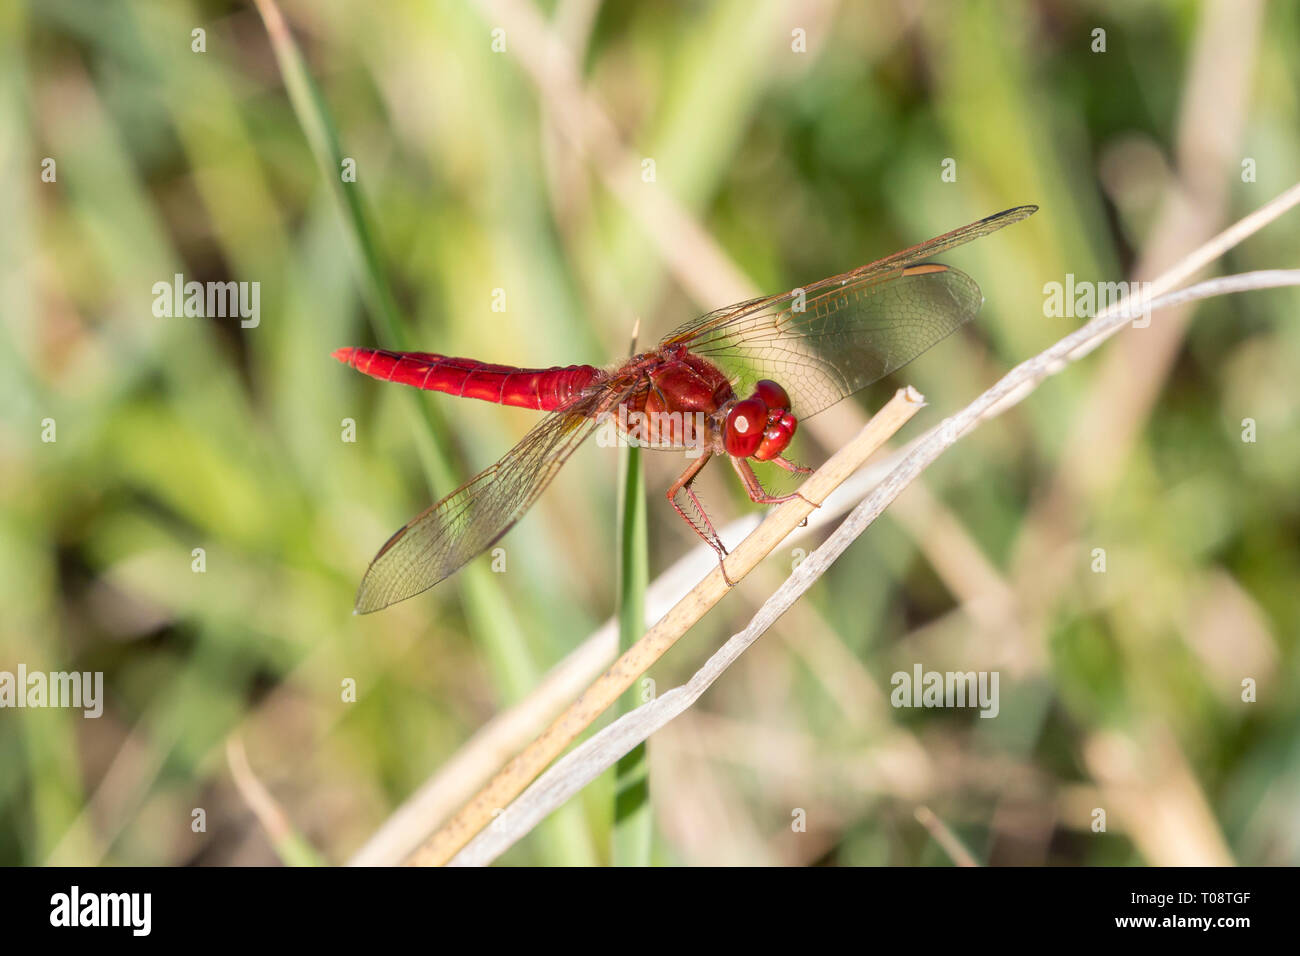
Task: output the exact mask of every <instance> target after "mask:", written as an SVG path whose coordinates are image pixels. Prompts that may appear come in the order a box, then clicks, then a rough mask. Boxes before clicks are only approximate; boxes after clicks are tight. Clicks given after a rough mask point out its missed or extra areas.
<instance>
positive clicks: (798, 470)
mask: <svg viewBox="0 0 1300 956" xmlns="http://www.w3.org/2000/svg"><path fill="white" fill-rule="evenodd" d="M772 464H774V465H776V466H777V467H778V468H784V469H785V470H786V471H792V472H794V473H795V474H796V475H811V474H812V473H813V470H812V469H811V468H809V467H808V466H807V465H796V464H795V463H794V462H792V461H791V460H790V459H789V458H784V457H782V456H780V455H777V456H776V457H775V458H773V459H772Z"/></svg>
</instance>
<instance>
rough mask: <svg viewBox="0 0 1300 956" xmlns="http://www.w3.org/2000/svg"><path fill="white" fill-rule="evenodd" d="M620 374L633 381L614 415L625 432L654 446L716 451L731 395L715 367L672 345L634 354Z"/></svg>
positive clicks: (725, 377) (725, 379)
mask: <svg viewBox="0 0 1300 956" xmlns="http://www.w3.org/2000/svg"><path fill="white" fill-rule="evenodd" d="M622 374H624V375H629V376H633V377H634V378H635V382H636V384H635V386H634V388H633V389H632V391H631V392H630V393H629V394H628V396H627V398H626V399H625V400H624V402H623V406H624V407H623V408H622V409H621V410H620V414H619V416H618V420H619V422H620V426H621V427H622V428H623V429H624V430H625V431H627V432H628V433H629V437H634V438H636V439H638V440H640V441H643V442H644V443H646V444H649V445H651V446H653V447H656V448H700V447H704V448H707V449H708V450H709V451H716V450H718V448H717V445H718V440H719V439H718V436H719V434H720V432H719V429H720V428H721V425H722V417H721V410H722V409H723V408H725V407H727V406H728V405H729V403H731V402H732V401H733V400H734V399H735V394H734V393H733V392H732V389H731V381H730V380H729V379H728V378H727V376H726V375H724V374H723V373H722V371H721V370H719V369H718V368H717V366H715V365H713V364H712V363H711V362H708V361H706V360H704V359H701V358H699V357H698V356H694V355H691V354H689V353H687V352H686V351H685V350H684V349H677V350H673V351H664V352H649V353H646V354H644V355H637V356H634V357H633V358H632V359H631V360H630V361H629V362H628V363H627V364H626V365H625V366H624V367H623V370H622Z"/></svg>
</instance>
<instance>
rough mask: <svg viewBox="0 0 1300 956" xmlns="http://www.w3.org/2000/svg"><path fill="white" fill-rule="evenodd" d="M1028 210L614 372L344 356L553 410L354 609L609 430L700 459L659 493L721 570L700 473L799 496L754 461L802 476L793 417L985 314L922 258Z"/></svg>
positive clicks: (384, 354)
mask: <svg viewBox="0 0 1300 956" xmlns="http://www.w3.org/2000/svg"><path fill="white" fill-rule="evenodd" d="M1037 209H1038V207H1037V206H1017V207H1015V208H1014V209H1007V210H1005V211H1003V212H1000V213H997V214H996V215H993V216H989V217H988V218H986V219H981V220H980V221H979V222H974V223H971V224H970V225H968V226H963V227H962V228H960V229H954V230H953V231H952V232H949V233H945V234H944V235H942V236H938V237H936V238H934V239H930V240H928V241H926V242H923V243H920V244H919V245H915V246H912V247H911V248H910V249H904V250H903V251H902V252H896V253H894V254H893V255H892V256H887V257H886V258H884V259H880V260H877V261H876V262H873V263H871V264H870V265H865V266H861V267H860V268H857V269H854V270H853V271H852V272H846V273H844V274H842V275H837V276H832V277H831V278H829V279H822V280H821V281H820V282H815V283H813V284H812V285H809V286H807V287H804V288H800V289H794V290H792V291H790V292H786V293H784V294H782V295H777V296H771V297H769V298H759V299H751V300H750V301H748V302H741V303H738V304H736V305H731V306H728V307H727V308H725V309H719V310H717V311H715V312H710V313H709V314H708V315H704V316H701V317H700V318H698V319H694V320H692V321H690V322H688V323H686V324H685V325H682V326H680V327H679V328H677V329H675V330H674V331H673V332H672V333H670V334H669V335H668V336H667V338H665V339H664V340H663V341H662V342H660V343H659V345H658V347H656V348H655V349H654V350H652V351H649V352H642V353H640V354H639V355H634V356H632V357H631V358H629V359H627V360H626V361H624V362H622V363H620V364H618V365H615V366H612V367H608V368H597V367H596V366H594V365H568V366H563V367H560V366H556V367H552V368H544V369H531V368H515V367H513V366H509V365H489V364H487V363H485V362H479V361H475V360H473V359H464V358H449V357H447V356H445V355H435V354H432V353H429V352H390V351H387V350H385V349H362V348H344V349H339V350H338V351H336V352H335V353H334V357H335V358H336V359H338V360H339V361H340V362H343V363H344V364H346V365H350V366H352V367H353V368H355V369H356V370H357V371H359V372H363V373H365V374H366V375H370V376H372V377H374V378H378V379H383V380H384V381H387V382H400V383H402V384H404V385H413V386H415V387H416V388H422V389H428V390H431V391H435V392H446V393H448V394H451V395H458V396H460V397H462V398H477V399H481V400H483V401H487V402H495V403H497V404H499V405H514V406H518V407H523V408H533V409H537V410H538V411H543V412H548V413H549V414H548V415H547V416H546V417H545V418H543V419H542V420H541V421H540V422H539V423H538V424H537V425H536V426H535V427H534V428H533V429H532V430H531V431H530V432H529V433H528V434H527V435H525V436H524V438H523V440H522V441H520V442H519V444H517V445H515V447H514V448H512V449H510V451H508V452H506V454H505V456H504V457H502V459H501V460H500V461H498V462H497V463H496V464H495V465H493V466H491V467H490V468H488V469H487V470H485V471H483V472H482V473H481V474H478V475H476V476H475V477H473V478H471V479H470V480H469V481H467V482H466V483H465V484H463V485H461V486H460V487H459V488H457V489H456V490H455V491H453V492H452V493H451V494H449V495H448V496H447V497H445V498H443V499H442V500H441V501H439V502H438V503H437V504H435V505H433V506H432V507H431V508H429V509H428V510H427V511H425V512H424V513H423V514H421V515H420V516H419V517H417V518H415V519H414V520H413V521H411V522H410V523H409V524H408V525H406V526H405V527H404V528H402V529H401V530H400V531H398V532H397V533H396V534H394V535H393V536H392V537H391V538H389V539H388V541H387V542H386V543H385V544H384V546H383V547H382V548H380V549H379V553H378V554H377V555H375V559H374V561H372V562H371V564H370V568H369V570H367V571H366V576H365V578H364V580H362V582H361V588H360V590H359V591H358V593H357V603H356V611H357V613H360V614H365V613H368V612H370V611H377V610H379V609H380V608H385V607H388V606H389V605H390V604H394V603H396V602H397V601H401V600H404V599H406V598H409V597H412V596H413V595H416V594H419V593H420V592H421V591H424V590H426V589H428V588H431V587H433V585H435V584H437V583H438V582H439V581H441V580H443V578H446V577H448V576H449V575H451V574H452V573H454V572H455V571H457V570H458V569H459V568H460V567H461V566H463V565H464V564H465V563H467V562H468V561H469V560H470V559H472V558H474V557H477V556H478V555H479V554H482V553H483V552H484V551H486V550H487V549H488V548H490V547H491V546H492V545H493V544H495V543H496V542H497V541H498V540H499V539H500V538H501V536H502V535H504V534H505V533H506V532H507V531H509V530H510V528H511V527H512V526H513V525H514V523H515V522H516V521H518V520H519V519H520V517H522V516H523V513H524V512H525V511H527V510H528V508H529V507H530V506H531V505H532V504H533V502H534V501H536V500H537V497H538V496H539V495H540V494H541V493H542V491H543V490H544V489H545V488H546V486H547V485H548V484H550V481H551V479H552V478H554V477H555V473H556V472H557V471H559V470H560V466H561V465H563V464H564V463H565V461H566V460H568V458H569V456H570V455H571V454H573V452H574V450H575V449H576V448H577V447H578V445H580V444H581V443H582V441H583V440H584V439H585V438H586V437H587V436H588V435H590V434H591V433H592V431H594V430H595V429H596V428H597V427H598V426H599V424H600V423H601V422H606V421H608V422H615V424H616V427H618V428H619V429H620V430H621V431H622V432H624V433H625V434H627V435H629V436H631V437H633V438H640V439H641V440H642V443H648V444H652V445H653V447H661V448H662V447H668V448H678V449H690V450H692V451H694V452H698V457H696V458H695V460H694V461H692V462H691V464H690V465H689V467H687V469H686V470H685V471H684V472H683V473H682V475H681V477H679V478H678V479H677V480H676V481H675V482H673V484H672V487H670V488H669V489H668V494H667V497H668V501H669V502H670V503H671V504H672V506H673V508H675V509H676V511H677V513H678V514H679V515H681V516H682V518H683V519H685V521H686V522H687V524H689V525H690V526H691V528H692V529H693V530H694V531H695V532H696V534H698V535H699V536H700V537H701V538H703V539H704V540H705V541H706V542H707V543H708V544H709V546H710V547H712V548H713V550H714V551H716V552H717V554H718V558H719V561H721V559H722V558H723V557H725V555H726V553H727V552H726V548H724V547H723V544H722V542H721V540H720V539H719V538H718V534H717V531H716V530H715V528H714V527H713V523H712V522H711V521H710V520H709V518H708V515H707V514H706V513H705V511H704V508H703V506H702V505H701V504H700V501H699V499H698V498H697V497H696V494H695V491H694V489H693V488H692V484H693V482H694V480H695V477H696V475H698V474H699V472H700V469H701V468H703V467H704V465H705V463H706V462H708V460H709V459H710V458H711V457H713V456H714V455H725V456H727V457H728V459H729V460H730V461H731V464H732V466H733V467H734V468H735V469H736V472H737V474H739V475H740V478H741V480H742V481H743V482H744V483H745V488H746V490H747V491H748V492H749V497H750V498H751V499H752V500H753V501H754V502H755V503H757V504H779V503H781V502H783V501H787V500H789V499H790V498H793V497H796V496H797V494H798V492H796V493H795V494H793V495H784V496H774V495H770V494H768V493H767V492H766V491H765V490H764V488H763V486H762V484H761V483H760V482H759V480H758V476H757V475H756V474H755V473H754V469H753V467H752V466H751V465H750V463H749V459H751V458H753V459H754V460H756V461H769V462H773V463H774V464H776V465H778V466H779V467H781V468H784V469H785V470H787V471H791V472H797V473H800V474H806V473H808V472H809V471H810V470H811V469H808V468H804V467H802V466H800V465H796V464H795V463H794V462H792V461H790V460H789V459H787V458H785V457H784V456H783V455H782V452H783V451H785V448H786V446H787V445H788V444H789V443H790V439H791V438H792V437H793V436H794V433H795V428H796V427H797V425H798V422H799V420H800V419H804V418H807V417H809V416H810V415H815V414H817V412H820V411H822V410H823V409H825V408H827V407H829V406H831V405H833V404H835V403H836V402H838V401H839V400H840V399H842V398H846V397H847V396H849V395H852V394H853V393H854V392H856V391H858V390H859V389H861V388H865V387H866V386H868V385H870V384H871V383H872V382H875V381H876V380H878V379H880V378H883V377H884V376H886V375H888V374H889V373H891V372H893V371H894V370H896V369H898V368H900V367H902V366H903V365H906V364H907V363H908V362H910V361H912V359H914V358H916V357H917V356H918V355H920V354H921V353H922V352H924V351H925V350H926V349H928V348H930V346H932V345H934V344H935V343H936V342H938V341H939V340H940V339H942V338H944V337H945V336H947V335H948V334H949V333H951V332H952V331H953V330H955V329H956V328H958V327H959V326H960V325H962V324H963V323H965V322H967V321H969V320H970V319H971V318H973V317H974V315H975V313H976V312H978V311H979V308H980V305H981V304H982V303H983V301H984V298H983V296H982V295H981V294H980V290H979V286H977V285H976V284H975V280H973V279H972V278H971V277H970V276H968V275H966V274H965V273H964V272H961V271H959V270H957V269H953V268H950V267H949V266H945V265H939V264H938V263H927V262H923V260H925V259H928V258H929V257H931V256H934V255H938V254H940V253H943V252H946V251H947V250H949V249H952V248H955V247H956V246H960V245H962V244H963V243H966V242H970V241H971V240H972V239H977V238H979V237H980V236H987V235H988V234H989V233H991V232H994V231H996V230H998V229H1001V228H1002V227H1003V226H1006V225H1010V224H1011V223H1013V222H1019V221H1020V220H1022V219H1024V218H1026V217H1027V216H1030V215H1032V214H1033V213H1034V212H1035V211H1036V210H1037ZM741 396H745V397H743V398H742V397H741ZM633 433H635V434H633ZM683 501H684V503H685V504H686V505H687V506H689V507H690V508H691V510H692V512H693V513H691V514H688V513H687V510H686V509H685V508H683V506H682V505H683ZM724 574H725V569H724Z"/></svg>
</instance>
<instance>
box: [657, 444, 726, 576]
mask: <svg viewBox="0 0 1300 956" xmlns="http://www.w3.org/2000/svg"><path fill="white" fill-rule="evenodd" d="M712 455H713V453H712V452H705V453H703V454H702V455H700V457H699V458H698V459H696V460H695V461H693V462H691V464H690V465H688V466H687V468H686V470H685V471H684V472H682V473H681V475H680V476H679V477H678V478H677V480H676V481H674V482H673V483H672V487H670V488H669V489H668V494H667V497H668V503H669V504H670V505H672V506H673V510H674V511H676V512H677V513H678V514H679V515H681V518H682V520H683V521H685V522H686V523H687V524H688V525H690V526H691V530H692V531H694V532H695V533H696V534H698V535H699V536H700V537H701V538H703V539H704V543H705V544H707V545H708V546H709V547H710V548H712V549H713V551H714V553H715V554H717V556H718V567H720V568H721V569H722V580H724V581H726V582H727V587H735V586H736V583H735V582H734V581H732V580H731V578H729V577H727V566H726V564H724V563H723V561H724V559H725V558H726V557H727V549H726V548H725V547H724V546H723V544H722V539H721V538H720V537H719V536H718V529H717V528H715V527H713V522H712V521H710V520H709V514H708V512H707V511H705V510H704V504H703V502H701V501H700V499H699V496H698V495H696V494H695V489H694V488H692V487H691V485H692V484H693V483H694V481H695V476H696V475H698V474H699V473H700V469H701V468H703V467H704V464H705V462H707V461H708V460H709V458H710V457H712ZM682 491H685V492H686V495H687V497H688V498H690V499H691V504H692V505H694V506H695V512H696V514H698V515H699V520H698V521H697V520H696V519H694V518H692V517H691V516H690V515H688V514H687V513H686V510H685V509H684V508H682V506H681V505H679V504H678V503H677V495H678V494H679V493H681V492H682ZM701 524H703V526H704V527H700V525H701Z"/></svg>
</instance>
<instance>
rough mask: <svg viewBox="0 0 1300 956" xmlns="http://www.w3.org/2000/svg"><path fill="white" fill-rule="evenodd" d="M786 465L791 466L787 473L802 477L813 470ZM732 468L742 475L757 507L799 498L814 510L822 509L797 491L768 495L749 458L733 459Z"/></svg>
mask: <svg viewBox="0 0 1300 956" xmlns="http://www.w3.org/2000/svg"><path fill="white" fill-rule="evenodd" d="M773 461H777V462H781V461H785V459H783V458H774V459H773ZM786 465H788V466H789V467H788V468H786V470H787V471H793V472H796V473H797V474H801V475H806V474H808V473H809V472H811V471H812V469H811V468H804V467H803V466H802V465H796V464H795V463H794V462H786ZM731 467H732V468H734V469H736V474H738V475H740V480H741V481H743V482H744V483H745V490H746V491H747V492H749V500H750V501H752V502H754V504H756V505H780V504H785V503H786V502H787V501H793V500H794V499H795V498H798V499H800V500H801V501H806V502H808V504H810V505H812V507H814V508H817V507H820V505H818V504H817V503H816V502H815V501H808V499H807V498H805V497H804V496H803V495H801V494H800V493H799V492H797V491H796V492H794V493H793V494H788V495H770V494H768V493H767V489H766V488H764V487H763V485H762V483H761V482H760V481H759V480H758V475H756V474H754V466H753V465H751V464H750V463H749V459H748V458H736V457H732V459H731ZM782 467H785V466H782Z"/></svg>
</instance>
